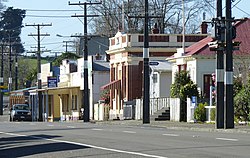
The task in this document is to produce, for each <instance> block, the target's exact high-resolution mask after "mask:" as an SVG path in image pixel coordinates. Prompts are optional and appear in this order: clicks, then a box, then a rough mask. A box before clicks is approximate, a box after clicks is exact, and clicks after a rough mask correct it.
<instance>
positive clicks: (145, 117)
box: [129, 0, 162, 124]
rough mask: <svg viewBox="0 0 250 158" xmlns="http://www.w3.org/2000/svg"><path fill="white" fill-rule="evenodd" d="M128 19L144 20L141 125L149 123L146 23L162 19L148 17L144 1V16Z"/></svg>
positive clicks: (146, 2)
mask: <svg viewBox="0 0 250 158" xmlns="http://www.w3.org/2000/svg"><path fill="white" fill-rule="evenodd" d="M129 18H144V35H143V37H144V46H143V114H142V115H143V117H142V122H143V124H149V123H150V107H149V105H150V99H149V97H150V96H149V87H150V79H149V40H148V37H149V33H148V21H149V18H162V16H149V14H148V0H145V8H144V16H129Z"/></svg>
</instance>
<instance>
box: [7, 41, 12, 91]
mask: <svg viewBox="0 0 250 158" xmlns="http://www.w3.org/2000/svg"><path fill="white" fill-rule="evenodd" d="M11 49H12V48H11V41H10V43H9V85H8V89H9V92H10V91H11V89H12V57H11V55H12V54H11V53H12V51H11Z"/></svg>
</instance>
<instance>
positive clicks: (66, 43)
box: [63, 41, 74, 53]
mask: <svg viewBox="0 0 250 158" xmlns="http://www.w3.org/2000/svg"><path fill="white" fill-rule="evenodd" d="M73 42H74V41H63V43H65V45H63V46H65V47H66V49H65V53H68V47H69V46H70V47H73V45H68V43H73Z"/></svg>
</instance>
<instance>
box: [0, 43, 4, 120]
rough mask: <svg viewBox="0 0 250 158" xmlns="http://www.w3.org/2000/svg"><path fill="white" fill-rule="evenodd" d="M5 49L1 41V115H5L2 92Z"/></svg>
mask: <svg viewBox="0 0 250 158" xmlns="http://www.w3.org/2000/svg"><path fill="white" fill-rule="evenodd" d="M3 50H4V44H3V43H1V51H2V52H1V73H0V75H1V76H0V86H1V88H0V90H1V92H0V115H3V92H2V89H3V66H4V65H3V60H4V59H3Z"/></svg>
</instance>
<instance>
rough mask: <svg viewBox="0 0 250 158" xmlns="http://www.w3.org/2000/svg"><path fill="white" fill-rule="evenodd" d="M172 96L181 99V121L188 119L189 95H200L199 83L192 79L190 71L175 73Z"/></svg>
mask: <svg viewBox="0 0 250 158" xmlns="http://www.w3.org/2000/svg"><path fill="white" fill-rule="evenodd" d="M170 93H171V94H170V95H171V97H175V98H180V101H181V105H180V106H181V107H180V112H181V118H180V120H181V121H186V120H187V115H186V113H187V102H186V99H187V97H189V98H190V97H192V96H197V97H198V95H199V92H198V89H197V85H196V84H194V83H193V81H192V80H191V78H190V76H189V73H188V72H187V71H180V72H177V73H175V77H174V83H173V84H172V85H171V90H170Z"/></svg>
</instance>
